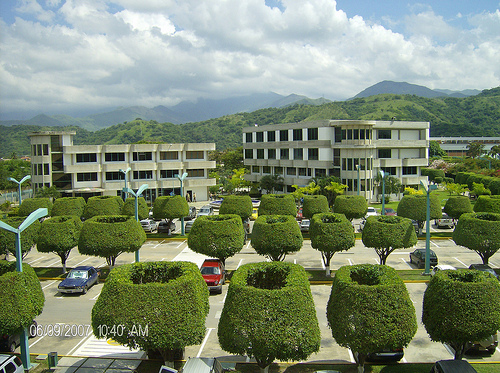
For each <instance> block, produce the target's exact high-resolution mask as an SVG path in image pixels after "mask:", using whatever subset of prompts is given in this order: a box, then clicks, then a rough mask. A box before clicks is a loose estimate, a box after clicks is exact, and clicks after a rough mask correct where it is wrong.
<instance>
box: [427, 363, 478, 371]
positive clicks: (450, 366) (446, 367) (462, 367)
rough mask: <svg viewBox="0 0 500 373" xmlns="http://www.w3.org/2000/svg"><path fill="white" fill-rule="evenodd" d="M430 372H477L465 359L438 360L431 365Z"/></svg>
mask: <svg viewBox="0 0 500 373" xmlns="http://www.w3.org/2000/svg"><path fill="white" fill-rule="evenodd" d="M430 373H477V371H476V370H475V369H474V368H473V367H472V365H470V363H469V362H468V361H465V360H439V361H436V363H435V364H434V365H433V366H432V368H431V372H430Z"/></svg>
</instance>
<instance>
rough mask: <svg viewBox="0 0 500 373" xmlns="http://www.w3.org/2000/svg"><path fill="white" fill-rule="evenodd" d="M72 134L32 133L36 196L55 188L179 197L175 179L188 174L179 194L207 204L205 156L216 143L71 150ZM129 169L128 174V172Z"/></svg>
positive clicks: (79, 193)
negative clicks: (44, 189) (140, 191)
mask: <svg viewBox="0 0 500 373" xmlns="http://www.w3.org/2000/svg"><path fill="white" fill-rule="evenodd" d="M75 134H76V133H75V132H62V131H44V132H33V133H30V134H29V136H30V140H31V165H32V171H31V182H32V185H33V188H34V189H35V190H36V189H38V188H42V187H44V186H47V187H51V186H55V187H56V188H57V189H58V190H59V191H60V192H61V193H62V195H63V196H75V197H76V196H82V197H85V198H88V197H90V196H94V195H115V196H116V195H121V193H122V189H123V187H124V186H125V177H126V178H127V187H128V188H131V189H134V190H137V189H138V188H139V187H140V186H141V185H143V184H148V186H149V188H148V189H147V190H146V191H145V192H144V194H143V196H144V197H145V198H146V200H147V201H154V199H155V198H156V197H157V196H162V195H171V193H175V194H180V192H181V191H180V186H181V185H180V180H179V179H178V178H177V177H176V175H182V174H183V173H184V172H186V173H187V177H186V178H185V179H184V181H183V192H184V194H185V195H186V194H189V195H190V198H191V199H192V197H193V195H194V194H195V195H196V198H197V200H200V201H202V200H207V199H208V188H209V187H210V186H211V185H215V179H212V178H209V177H208V173H209V169H212V168H215V161H209V160H208V153H209V152H210V151H213V150H215V144H214V143H200V144H132V145H131V144H122V145H73V136H74V135H75ZM129 168H130V171H129V172H126V171H127V169H129Z"/></svg>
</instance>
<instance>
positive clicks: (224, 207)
mask: <svg viewBox="0 0 500 373" xmlns="http://www.w3.org/2000/svg"><path fill="white" fill-rule="evenodd" d="M252 210H253V205H252V199H251V198H250V196H225V197H224V199H223V200H222V203H221V205H220V208H219V215H224V214H236V215H239V216H240V217H241V220H243V221H244V220H247V219H248V218H249V217H250V216H252Z"/></svg>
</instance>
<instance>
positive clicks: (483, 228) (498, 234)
mask: <svg viewBox="0 0 500 373" xmlns="http://www.w3.org/2000/svg"><path fill="white" fill-rule="evenodd" d="M453 241H455V243H456V244H457V245H460V246H465V247H467V248H468V249H470V250H474V251H475V252H476V253H478V255H479V256H480V257H481V259H482V260H483V263H484V264H488V260H489V258H490V257H491V256H492V255H493V254H495V253H496V252H497V251H498V249H500V214H495V213H492V212H481V213H469V214H462V216H460V219H459V220H458V224H457V226H456V227H455V230H454V231H453Z"/></svg>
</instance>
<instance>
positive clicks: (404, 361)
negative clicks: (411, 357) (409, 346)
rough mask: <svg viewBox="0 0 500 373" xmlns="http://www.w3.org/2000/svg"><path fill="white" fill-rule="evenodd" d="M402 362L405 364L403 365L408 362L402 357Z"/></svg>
mask: <svg viewBox="0 0 500 373" xmlns="http://www.w3.org/2000/svg"><path fill="white" fill-rule="evenodd" d="M402 361H403V363H405V364H406V363H407V362H408V361H407V360H406V358H405V357H404V356H403V359H402Z"/></svg>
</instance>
